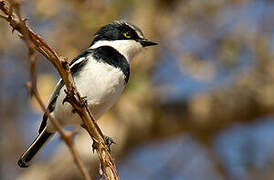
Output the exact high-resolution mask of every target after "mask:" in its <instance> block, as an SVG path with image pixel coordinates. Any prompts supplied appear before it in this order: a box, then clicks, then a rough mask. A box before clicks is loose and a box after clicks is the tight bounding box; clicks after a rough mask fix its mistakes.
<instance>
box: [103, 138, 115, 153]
mask: <svg viewBox="0 0 274 180" xmlns="http://www.w3.org/2000/svg"><path fill="white" fill-rule="evenodd" d="M104 139H105V143H106V145H107V147H108V150H109V152H110V151H111V148H110V147H111V145H112V144H116V142H115V141H113V139H112V138H111V137H109V136H105V137H104Z"/></svg>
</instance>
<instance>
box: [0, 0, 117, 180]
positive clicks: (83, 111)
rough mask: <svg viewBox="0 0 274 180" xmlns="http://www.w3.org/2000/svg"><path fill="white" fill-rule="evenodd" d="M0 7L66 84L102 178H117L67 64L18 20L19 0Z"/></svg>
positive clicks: (4, 3) (111, 159)
mask: <svg viewBox="0 0 274 180" xmlns="http://www.w3.org/2000/svg"><path fill="white" fill-rule="evenodd" d="M11 6H12V7H14V8H15V10H16V12H17V14H15V13H14V12H13V11H12V8H11ZM0 10H1V11H2V12H3V13H4V14H5V15H7V18H6V17H5V16H1V17H3V19H6V20H7V21H8V22H9V24H10V26H11V27H12V28H13V31H14V30H16V31H18V32H19V33H20V35H21V36H22V38H23V39H24V40H25V41H26V43H27V45H28V47H29V48H30V49H35V50H36V51H38V52H40V53H41V54H42V55H43V56H44V57H46V59H47V60H49V61H50V62H51V63H52V64H53V65H54V67H55V68H56V69H57V71H58V73H59V74H60V76H61V78H62V79H63V81H64V83H65V85H66V88H67V91H66V92H67V100H68V102H69V103H71V105H72V106H73V108H74V109H75V110H76V112H77V113H78V115H79V116H80V117H81V118H82V121H83V124H84V125H85V127H86V130H87V131H88V133H89V135H90V136H91V138H92V139H93V142H94V147H96V152H97V154H98V157H99V160H100V162H101V167H102V171H103V173H100V174H102V175H104V176H105V177H106V179H119V176H118V173H117V170H116V167H115V164H114V160H113V158H112V157H111V155H110V152H109V150H108V147H107V146H106V144H105V141H104V135H103V133H102V131H101V130H100V128H99V126H98V125H97V123H96V121H95V119H94V117H93V116H92V114H91V113H90V111H89V109H88V107H87V105H86V104H85V102H84V100H83V98H82V97H81V96H80V94H79V92H78V91H77V89H76V86H75V83H74V80H73V76H72V74H71V71H70V68H69V63H68V62H67V61H66V59H65V58H62V57H61V56H58V55H57V53H56V52H55V51H54V50H53V49H51V48H50V47H49V46H48V45H47V44H46V43H45V42H44V40H43V39H42V38H41V37H39V35H37V34H36V33H34V32H33V31H32V30H31V29H30V28H29V27H28V26H27V25H26V20H22V17H21V14H20V4H19V3H18V2H17V3H15V4H12V5H8V4H7V2H6V1H3V0H0ZM32 90H33V89H32ZM34 95H35V94H34ZM38 99H39V98H38Z"/></svg>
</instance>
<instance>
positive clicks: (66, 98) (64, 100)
mask: <svg viewBox="0 0 274 180" xmlns="http://www.w3.org/2000/svg"><path fill="white" fill-rule="evenodd" d="M65 102H69V98H68V95H67V96H66V97H65V98H64V99H63V101H62V104H63V105H64V104H65Z"/></svg>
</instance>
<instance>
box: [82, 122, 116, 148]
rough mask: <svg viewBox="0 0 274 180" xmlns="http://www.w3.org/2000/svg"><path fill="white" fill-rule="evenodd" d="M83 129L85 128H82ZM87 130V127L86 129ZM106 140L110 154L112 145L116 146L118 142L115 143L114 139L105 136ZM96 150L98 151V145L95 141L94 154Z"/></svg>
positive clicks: (93, 145)
mask: <svg viewBox="0 0 274 180" xmlns="http://www.w3.org/2000/svg"><path fill="white" fill-rule="evenodd" d="M82 127H83V126H82ZM84 128H85V127H84ZM104 140H105V144H106V145H107V147H108V151H109V152H111V148H110V147H111V145H112V144H116V142H115V141H113V139H112V138H111V137H109V136H105V137H104ZM95 149H97V143H96V142H94V140H93V143H92V152H93V153H94V150H95Z"/></svg>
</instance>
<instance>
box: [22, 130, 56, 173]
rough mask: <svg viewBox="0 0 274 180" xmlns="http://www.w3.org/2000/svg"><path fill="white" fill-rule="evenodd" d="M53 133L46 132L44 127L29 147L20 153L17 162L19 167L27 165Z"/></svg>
mask: <svg viewBox="0 0 274 180" xmlns="http://www.w3.org/2000/svg"><path fill="white" fill-rule="evenodd" d="M52 135H53V133H48V132H46V129H44V131H42V132H41V133H40V134H39V135H38V136H37V137H36V138H35V140H34V141H33V143H32V144H31V145H30V146H29V148H28V149H27V150H26V151H25V152H24V153H23V154H22V155H21V157H20V158H19V160H18V162H17V164H18V166H20V167H21V168H26V167H29V165H30V161H31V160H32V159H33V157H34V156H35V155H36V154H37V153H38V152H39V150H40V149H41V148H42V147H43V145H44V144H45V143H46V142H47V141H48V140H49V138H50V137H51V136H52Z"/></svg>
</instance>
